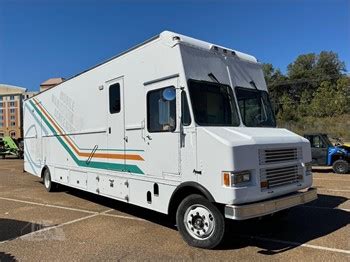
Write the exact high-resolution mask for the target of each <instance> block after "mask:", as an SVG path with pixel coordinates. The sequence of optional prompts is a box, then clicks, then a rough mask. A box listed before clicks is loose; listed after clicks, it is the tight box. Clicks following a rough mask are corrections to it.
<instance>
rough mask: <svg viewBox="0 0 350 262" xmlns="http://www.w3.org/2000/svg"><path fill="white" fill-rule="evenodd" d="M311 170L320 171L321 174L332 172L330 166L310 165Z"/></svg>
mask: <svg viewBox="0 0 350 262" xmlns="http://www.w3.org/2000/svg"><path fill="white" fill-rule="evenodd" d="M312 172H314V173H322V174H327V173H334V171H333V169H332V167H331V166H330V167H317V166H316V167H312Z"/></svg>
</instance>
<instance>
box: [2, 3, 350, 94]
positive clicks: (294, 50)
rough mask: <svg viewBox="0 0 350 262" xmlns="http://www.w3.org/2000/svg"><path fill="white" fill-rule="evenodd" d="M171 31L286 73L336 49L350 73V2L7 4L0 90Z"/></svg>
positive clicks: (72, 70) (32, 83)
mask: <svg viewBox="0 0 350 262" xmlns="http://www.w3.org/2000/svg"><path fill="white" fill-rule="evenodd" d="M163 30H171V31H175V32H178V33H181V34H185V35H189V36H192V37H195V38H199V39H202V40H205V41H209V42H212V43H216V44H219V45H223V46H227V47H229V48H233V49H236V50H239V51H242V52H246V53H249V54H252V55H254V56H256V57H257V58H258V59H259V60H260V61H261V62H269V63H272V64H273V65H274V66H275V67H278V68H280V69H281V70H282V71H285V70H286V66H287V65H288V64H289V63H290V62H292V61H293V60H294V59H295V58H296V57H297V56H298V55H299V54H303V53H310V52H315V53H319V52H320V51H322V50H331V51H334V52H337V53H338V54H339V57H340V59H341V60H343V61H345V63H346V65H347V68H348V70H349V71H350V0H319V1H315V0H308V1H307V0H304V1H302V0H285V1H283V0H280V1H277V0H264V1H259V0H247V1H243V0H242V1H240V0H236V1H234V0H232V1H227V0H226V1H224V0H222V1H220V0H217V1H214V0H204V1H200V0H192V1H191V0H189V1H184V0H180V1H141V0H139V1H137V0H131V1H117V0H115V1H112V0H86V1H83V0H71V1H67V0H60V1H55V0H46V1H45V0H36V1H34V0H33V1H31V0H23V1H18V0H0V83H6V84H13V85H19V86H23V87H26V88H28V89H29V90H37V89H38V88H39V85H40V83H41V82H43V81H44V80H46V79H48V78H50V77H65V78H68V77H70V76H72V75H75V74H77V73H79V72H81V71H83V70H85V69H87V68H89V67H91V66H93V65H95V64H97V63H100V62H102V61H104V60H106V59H108V58H109V57H111V56H113V55H115V54H117V53H119V52H121V51H124V50H125V49H128V48H129V47H131V46H133V45H135V44H138V43H140V42H142V41H144V40H146V39H148V38H150V37H152V36H154V35H156V34H158V33H159V32H161V31H163Z"/></svg>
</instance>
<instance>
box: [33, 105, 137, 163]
mask: <svg viewBox="0 0 350 262" xmlns="http://www.w3.org/2000/svg"><path fill="white" fill-rule="evenodd" d="M33 100H34V101H35V102H36V104H37V106H38V107H39V108H40V109H41V111H42V112H43V114H44V115H45V116H46V117H47V118H48V119H49V121H50V122H51V123H52V124H53V125H54V126H55V128H56V129H57V130H58V132H59V133H60V134H61V135H63V134H64V132H63V131H62V130H61V129H60V128H59V126H58V125H57V124H56V123H55V122H54V120H53V119H52V118H51V117H50V115H49V114H47V113H46V111H45V110H44V108H43V107H42V105H41V104H40V103H38V102H37V100H36V99H35V98H33ZM63 138H64V139H65V140H66V141H67V143H68V144H69V145H70V146H71V148H72V149H73V150H74V152H75V153H76V154H77V155H78V156H80V157H89V156H90V154H91V153H82V152H79V150H78V149H77V148H76V147H75V146H74V144H73V143H72V142H71V141H70V139H68V136H63ZM93 157H96V158H111V159H124V160H140V161H144V159H143V158H142V157H141V156H140V155H131V154H108V153H107V154H104V153H95V154H94V155H93Z"/></svg>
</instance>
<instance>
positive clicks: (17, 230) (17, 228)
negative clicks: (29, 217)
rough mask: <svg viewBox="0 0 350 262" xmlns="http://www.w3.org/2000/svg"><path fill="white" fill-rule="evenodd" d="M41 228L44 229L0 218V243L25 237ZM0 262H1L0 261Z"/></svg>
mask: <svg viewBox="0 0 350 262" xmlns="http://www.w3.org/2000/svg"><path fill="white" fill-rule="evenodd" d="M42 228H45V225H42V224H36V223H32V222H28V221H20V220H14V219H7V218H0V242H2V241H6V240H11V239H14V238H16V237H20V236H23V235H26V234H29V233H32V232H34V231H37V230H40V229H42ZM0 261H2V260H1V259H0Z"/></svg>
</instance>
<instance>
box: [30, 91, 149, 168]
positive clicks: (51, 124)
mask: <svg viewBox="0 0 350 262" xmlns="http://www.w3.org/2000/svg"><path fill="white" fill-rule="evenodd" d="M33 100H34V101H35V103H34V102H33V101H32V100H29V103H30V104H31V105H32V107H33V108H34V109H35V111H36V112H37V113H38V114H39V115H40V116H41V118H42V119H43V121H44V122H45V124H46V125H47V126H48V128H49V129H50V130H51V131H52V132H53V134H60V135H62V136H56V138H57V139H58V141H59V142H60V143H61V145H62V146H63V147H64V148H65V149H66V151H67V152H68V153H69V155H70V156H71V157H72V159H73V160H74V162H75V163H76V164H77V165H79V166H84V167H93V168H100V169H112V170H117V171H123V172H132V173H137V174H144V173H143V171H142V170H141V169H140V168H139V167H138V166H136V165H126V164H119V163H105V162H94V161H91V162H86V161H85V160H80V159H78V157H77V155H78V156H80V157H89V156H90V153H83V152H80V151H79V150H78V149H77V147H76V146H75V145H73V142H72V141H71V139H70V138H69V137H68V136H64V133H63V131H62V129H61V128H60V127H59V126H58V124H57V123H55V121H54V120H53V118H52V117H51V116H50V115H49V114H48V113H47V112H46V111H45V110H44V108H43V106H42V105H41V104H40V102H38V101H37V100H36V99H34V98H33ZM57 131H58V132H57ZM62 138H63V139H64V140H63V139H62ZM93 158H111V159H122V160H126V159H128V160H139V161H140V160H141V161H143V160H144V159H143V158H142V157H141V156H140V155H132V154H125V155H124V154H108V153H106V154H103V153H96V154H94V156H93Z"/></svg>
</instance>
